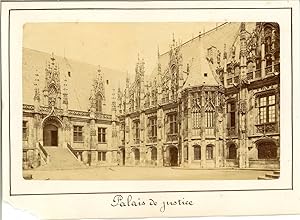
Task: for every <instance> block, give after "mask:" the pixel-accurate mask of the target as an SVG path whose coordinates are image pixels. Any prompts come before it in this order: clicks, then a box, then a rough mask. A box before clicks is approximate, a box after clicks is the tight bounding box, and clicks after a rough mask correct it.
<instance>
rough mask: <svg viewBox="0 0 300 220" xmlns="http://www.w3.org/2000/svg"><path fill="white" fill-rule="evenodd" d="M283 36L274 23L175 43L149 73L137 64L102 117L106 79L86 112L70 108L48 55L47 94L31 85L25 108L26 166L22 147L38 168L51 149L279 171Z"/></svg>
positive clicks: (114, 160)
mask: <svg viewBox="0 0 300 220" xmlns="http://www.w3.org/2000/svg"><path fill="white" fill-rule="evenodd" d="M279 34H280V31H279V26H278V24H276V23H263V22H259V23H225V24H223V25H221V26H218V27H216V28H215V29H212V30H210V31H208V32H205V33H200V34H199V36H197V37H195V38H193V39H191V40H189V41H187V42H184V43H182V42H176V41H175V39H174V37H173V41H172V43H171V45H170V50H169V51H167V52H166V53H163V54H160V53H159V50H158V63H157V67H156V68H155V69H154V70H153V72H152V73H147V74H145V62H144V60H143V59H140V58H139V59H138V61H137V64H136V69H135V72H136V73H135V78H134V80H130V79H129V77H127V79H126V85H125V88H124V89H121V88H119V89H118V91H117V92H116V94H114V95H111V102H110V103H108V106H109V107H111V108H106V110H109V111H107V113H106V114H104V112H103V109H102V107H100V106H101V104H102V105H103V102H104V100H105V94H106V93H105V92H104V91H105V88H104V87H105V86H104V83H103V75H101V74H102V73H101V72H99V74H98V76H97V77H96V79H95V81H94V84H93V86H92V85H90V87H92V92H91V95H89V96H87V97H86V99H89V102H90V107H89V109H87V110H86V111H78V110H69V107H68V100H70V98H68V92H66V91H67V80H65V81H64V82H65V83H64V84H63V86H62V87H60V86H58V85H59V80H60V78H59V71H60V70H59V68H58V67H57V66H55V64H54V61H55V60H54V58H53V57H52V59H51V61H50V63H49V64H47V67H46V79H45V83H44V84H45V88H44V90H43V91H42V92H40V91H39V90H38V89H37V86H35V87H36V88H35V93H34V94H33V96H32V97H34V104H33V105H25V104H24V106H23V107H24V121H23V135H25V136H26V137H27V140H24V142H26V143H23V145H24V148H23V152H24V154H26V155H24V160H25V161H27V162H28V161H30V160H31V161H32V159H30V160H29V159H28V154H29V151H28V150H27V149H32V150H31V151H32V152H35V153H31V155H35V157H36V161H41V159H39V158H44V157H45V154H47V149H49V147H45V146H49V145H57V146H58V147H61V148H65V149H68V150H69V152H70V153H72V154H73V155H74V157H76V158H77V159H78V160H82V161H84V162H85V163H90V164H105V165H120V166H181V167H198V168H219V167H239V168H273V169H278V168H279V165H280V160H279V158H280V145H279V110H280V109H279V103H280V101H279V98H280V97H279V94H280V91H279V88H280V87H279V82H280V79H279V75H280V74H279V72H280V59H279V52H280V48H279ZM39 83H40V82H39ZM36 84H37V83H36ZM106 90H109V91H113V90H112V88H110V89H107V88H106ZM113 93H114V92H113ZM70 94H71V93H70ZM115 96H116V97H115ZM88 97H89V98H88ZM41 100H43V102H42V101H41ZM99 103H101V104H99ZM108 106H106V107H108ZM102 129H104V130H102ZM24 130H25V131H26V132H24ZM28 131H29V133H30V134H27V132H28ZM53 131H54V132H53ZM103 134H104V137H105V143H102V142H103V140H101V137H102V136H103ZM60 136H62V138H58V139H57V137H60ZM53 138H54V141H53V140H52V139H53ZM77 138H79V139H80V138H81V139H80V140H81V142H80V143H77V140H78V139H77ZM52 141H53V142H52ZM56 141H58V142H56ZM104 145H105V146H104ZM103 155H105V156H103ZM103 157H104V158H105V160H103ZM99 161H100V162H99ZM46 162H47V161H46ZM46 162H44V163H46ZM30 163H31V164H32V162H30ZM36 163H37V164H38V163H39V164H40V163H41V162H36Z"/></svg>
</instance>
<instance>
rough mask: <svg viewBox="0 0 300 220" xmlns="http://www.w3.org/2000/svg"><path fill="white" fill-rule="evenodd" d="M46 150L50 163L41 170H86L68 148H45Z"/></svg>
mask: <svg viewBox="0 0 300 220" xmlns="http://www.w3.org/2000/svg"><path fill="white" fill-rule="evenodd" d="M44 148H45V150H46V152H47V153H48V154H49V156H50V161H49V163H48V164H46V165H44V166H41V167H39V168H38V169H39V170H61V169H76V168H86V166H85V165H84V164H82V163H81V162H80V161H78V160H77V158H75V157H74V155H72V153H71V152H70V151H69V150H68V149H67V148H61V147H53V146H45V147H44Z"/></svg>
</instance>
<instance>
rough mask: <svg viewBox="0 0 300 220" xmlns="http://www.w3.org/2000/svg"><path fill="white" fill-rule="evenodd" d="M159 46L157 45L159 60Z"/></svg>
mask: <svg viewBox="0 0 300 220" xmlns="http://www.w3.org/2000/svg"><path fill="white" fill-rule="evenodd" d="M159 56H160V55H159V45H157V57H158V58H159Z"/></svg>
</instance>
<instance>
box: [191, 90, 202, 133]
mask: <svg viewBox="0 0 300 220" xmlns="http://www.w3.org/2000/svg"><path fill="white" fill-rule="evenodd" d="M200 102H201V98H199V97H198V94H197V93H196V94H194V97H193V109H192V123H193V128H194V129H199V128H201V108H200Z"/></svg>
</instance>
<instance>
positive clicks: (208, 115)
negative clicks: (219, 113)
mask: <svg viewBox="0 0 300 220" xmlns="http://www.w3.org/2000/svg"><path fill="white" fill-rule="evenodd" d="M205 123H206V128H213V127H214V112H213V111H206V112H205Z"/></svg>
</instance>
